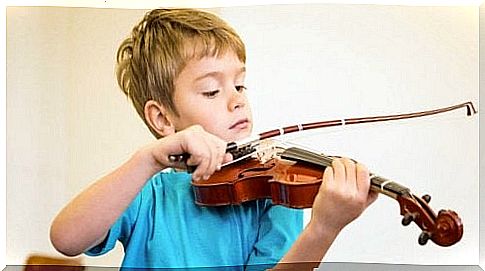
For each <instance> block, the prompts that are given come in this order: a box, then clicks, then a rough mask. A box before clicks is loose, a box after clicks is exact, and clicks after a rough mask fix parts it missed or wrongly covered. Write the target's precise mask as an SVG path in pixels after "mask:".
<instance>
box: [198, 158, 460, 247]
mask: <svg viewBox="0 0 485 271" xmlns="http://www.w3.org/2000/svg"><path fill="white" fill-rule="evenodd" d="M332 160H333V158H332V157H329V156H325V155H321V154H316V153H313V152H310V151H307V150H303V149H299V148H289V149H285V150H281V149H278V151H277V152H275V154H272V155H271V158H270V159H268V160H264V161H262V160H261V158H258V157H255V156H251V157H247V158H245V159H241V160H240V161H237V162H235V163H232V164H230V165H228V166H224V167H223V168H222V169H221V170H220V171H217V172H215V173H214V174H213V175H212V176H211V177H210V178H209V179H208V180H200V181H193V182H192V187H193V190H194V195H195V201H196V203H197V204H199V205H203V206H223V205H230V204H243V203H244V202H247V201H252V200H257V199H263V198H270V199H271V200H272V202H273V204H277V205H283V206H286V207H290V208H311V207H312V205H313V201H314V199H315V196H316V195H317V193H318V191H319V187H320V185H321V183H322V177H323V171H324V169H325V167H327V166H331V163H332ZM370 179H371V189H372V190H375V191H377V192H379V193H382V194H385V195H387V196H389V197H391V198H393V199H395V200H397V202H398V203H399V205H400V207H401V208H400V209H401V215H402V216H403V220H402V224H403V225H405V226H406V225H409V224H410V223H411V222H414V223H415V224H417V225H418V226H419V227H420V228H421V230H422V233H421V235H420V236H419V239H418V242H419V244H421V245H424V244H426V243H427V241H428V240H432V241H433V242H434V243H436V244H437V245H440V246H450V245H453V244H455V243H456V242H458V241H459V240H460V239H461V237H462V235H463V224H462V222H461V219H460V218H459V216H458V215H457V214H456V213H455V212H454V211H450V210H441V211H440V212H439V213H438V215H436V214H435V213H434V211H433V210H432V209H431V207H429V205H428V203H429V201H430V199H431V198H430V197H429V196H427V195H426V196H424V197H423V198H419V197H416V196H414V195H413V194H411V192H410V190H409V189H408V188H406V187H404V186H401V185H399V184H397V183H395V182H393V181H391V180H388V179H385V178H383V177H380V176H377V175H375V174H371V176H370Z"/></svg>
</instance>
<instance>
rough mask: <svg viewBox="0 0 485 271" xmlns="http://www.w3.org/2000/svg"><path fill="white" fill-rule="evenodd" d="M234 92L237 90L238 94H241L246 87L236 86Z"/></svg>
mask: <svg viewBox="0 0 485 271" xmlns="http://www.w3.org/2000/svg"><path fill="white" fill-rule="evenodd" d="M236 90H237V91H238V92H243V91H245V90H246V87H245V86H236Z"/></svg>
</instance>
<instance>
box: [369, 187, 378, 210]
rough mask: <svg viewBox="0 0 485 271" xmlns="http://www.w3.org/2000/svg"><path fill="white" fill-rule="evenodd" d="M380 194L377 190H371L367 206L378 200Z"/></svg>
mask: <svg viewBox="0 0 485 271" xmlns="http://www.w3.org/2000/svg"><path fill="white" fill-rule="evenodd" d="M378 196H379V193H377V192H376V191H372V190H371V191H369V195H368V196H367V203H366V207H367V206H369V205H371V204H372V203H373V202H374V201H376V199H377V197H378Z"/></svg>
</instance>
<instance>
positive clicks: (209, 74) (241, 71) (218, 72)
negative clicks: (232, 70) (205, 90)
mask: <svg viewBox="0 0 485 271" xmlns="http://www.w3.org/2000/svg"><path fill="white" fill-rule="evenodd" d="M244 72H246V66H242V67H241V68H240V69H239V70H238V71H237V72H236V76H238V75H240V74H241V73H244ZM221 74H223V72H222V71H213V72H208V73H204V74H202V75H201V76H198V77H197V78H195V79H194V82H196V81H199V80H202V79H204V78H207V77H218V76H220V75H221Z"/></svg>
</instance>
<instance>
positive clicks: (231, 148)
mask: <svg viewBox="0 0 485 271" xmlns="http://www.w3.org/2000/svg"><path fill="white" fill-rule="evenodd" d="M464 107H465V108H466V110H467V116H471V115H473V114H476V113H477V110H476V109H475V107H474V106H473V103H472V102H464V103H461V104H456V105H452V106H448V107H443V108H438V109H433V110H427V111H421V112H413V113H405V114H395V115H385V116H373V117H360V118H348V119H337V120H327V121H319V122H310V123H304V124H297V125H291V126H286V127H282V128H278V129H274V130H270V131H266V132H263V133H260V134H258V135H254V136H250V137H248V138H246V139H243V140H240V141H234V142H230V143H228V144H227V147H226V153H227V152H229V153H231V154H232V155H233V157H234V158H235V159H236V158H238V157H241V156H243V155H245V154H247V153H250V152H252V151H253V149H254V147H256V146H257V145H258V144H259V142H260V141H261V140H264V139H268V138H272V137H277V136H282V135H285V134H289V133H294V132H300V131H306V130H312V129H320V128H327V127H334V126H344V125H351V124H362V123H371V122H384V121H393V120H403V119H411V118H419V117H425V116H431V115H436V114H441V113H445V112H449V111H453V110H457V109H460V108H464ZM187 159H188V155H187V154H178V155H170V156H169V160H170V161H171V162H182V161H186V160H187Z"/></svg>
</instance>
